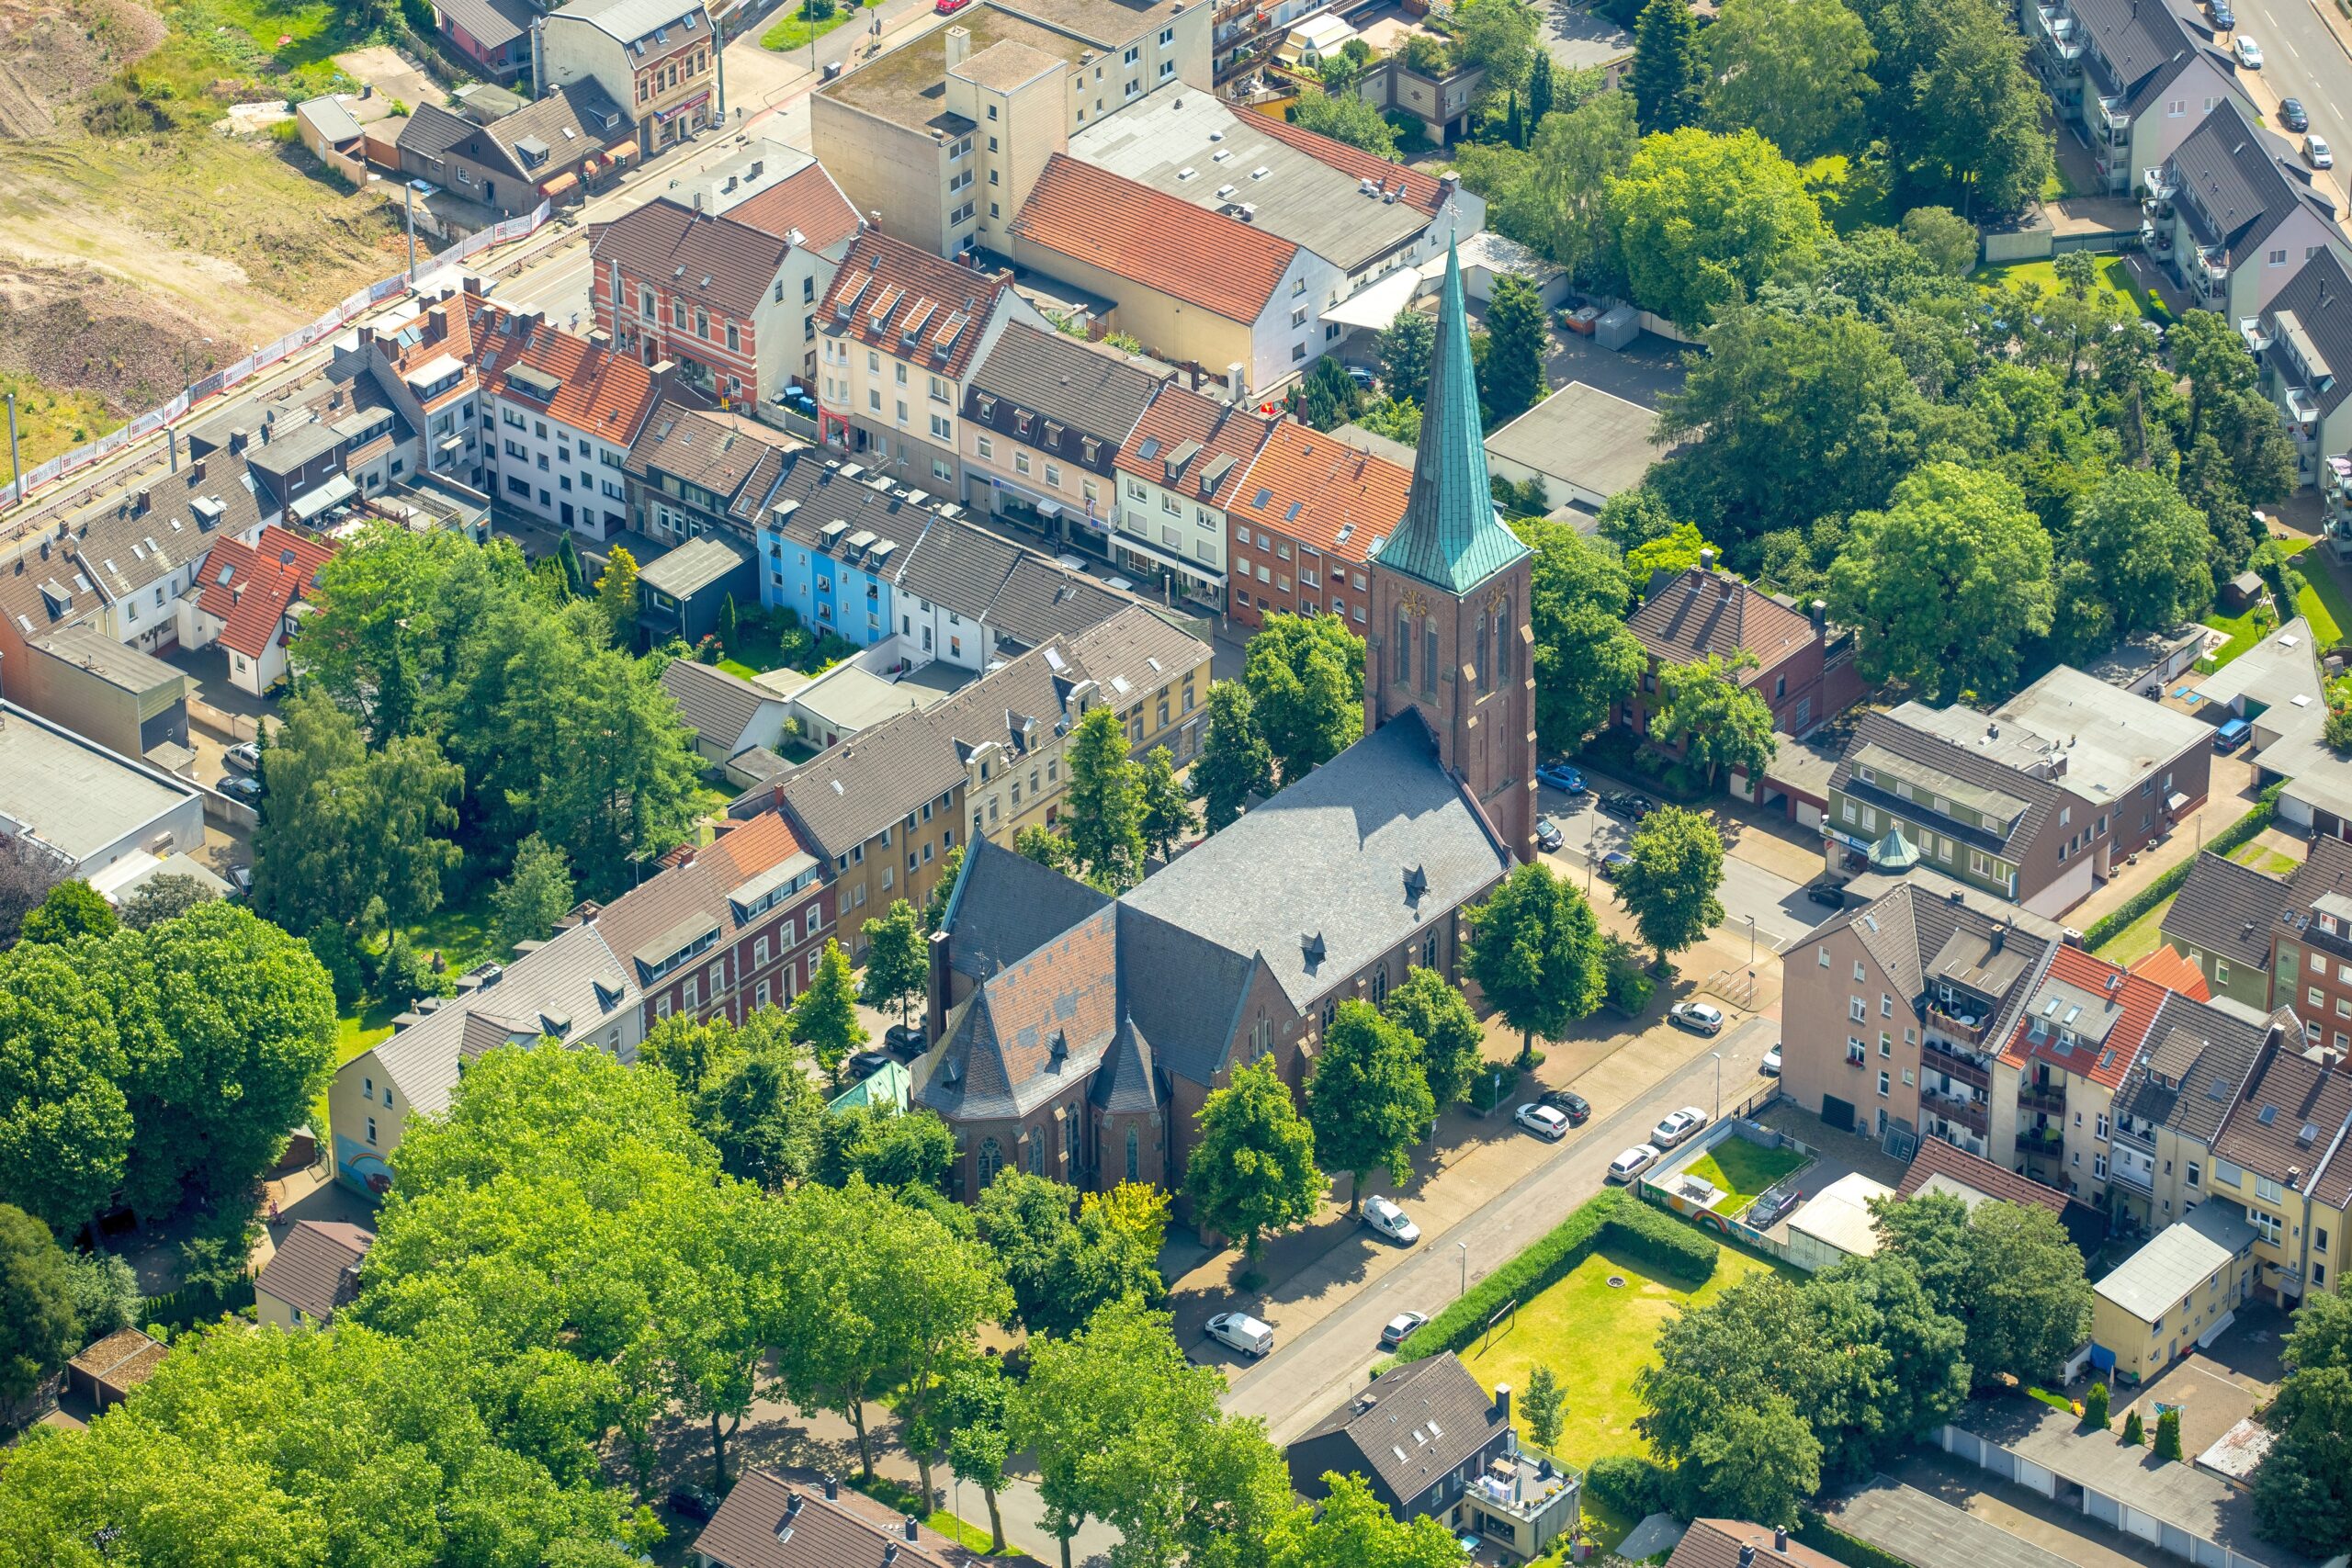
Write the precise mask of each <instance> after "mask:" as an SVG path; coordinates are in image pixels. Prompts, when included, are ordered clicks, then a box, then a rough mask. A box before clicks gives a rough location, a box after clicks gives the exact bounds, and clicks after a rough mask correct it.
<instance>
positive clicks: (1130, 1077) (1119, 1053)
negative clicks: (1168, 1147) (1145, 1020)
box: [1087, 1016, 1168, 1115]
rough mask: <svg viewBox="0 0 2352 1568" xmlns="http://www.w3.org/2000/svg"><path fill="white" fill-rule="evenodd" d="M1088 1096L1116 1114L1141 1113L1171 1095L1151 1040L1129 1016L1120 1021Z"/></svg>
mask: <svg viewBox="0 0 2352 1568" xmlns="http://www.w3.org/2000/svg"><path fill="white" fill-rule="evenodd" d="M1087 1092H1088V1097H1089V1098H1090V1099H1091V1100H1093V1102H1094V1103H1095V1104H1096V1105H1098V1106H1100V1107H1102V1108H1103V1110H1104V1111H1110V1112H1111V1113H1112V1114H1114V1115H1123V1114H1129V1113H1141V1112H1144V1111H1150V1110H1153V1109H1154V1108H1156V1107H1157V1106H1158V1105H1159V1103H1160V1102H1161V1101H1162V1100H1166V1099H1167V1098H1168V1086H1167V1083H1166V1081H1165V1080H1164V1079H1162V1078H1161V1077H1160V1076H1159V1066H1157V1065H1156V1064H1155V1063H1154V1061H1153V1059H1152V1052H1151V1043H1150V1042H1149V1041H1148V1040H1146V1039H1145V1038H1144V1037H1143V1031H1141V1030H1139V1029H1137V1028H1136V1021H1135V1019H1134V1018H1133V1017H1132V1016H1130V1017H1127V1018H1125V1019H1122V1020H1121V1021H1120V1022H1119V1032H1118V1034H1117V1035H1116V1036H1114V1038H1113V1040H1112V1042H1111V1049H1110V1051H1109V1053H1108V1054H1107V1055H1104V1057H1103V1066H1102V1070H1101V1071H1100V1072H1097V1073H1096V1074H1095V1075H1094V1082H1093V1085H1092V1087H1091V1088H1090V1089H1089V1090H1088V1091H1087Z"/></svg>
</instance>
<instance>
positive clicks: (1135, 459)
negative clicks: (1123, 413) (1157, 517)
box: [1116, 380, 1282, 506]
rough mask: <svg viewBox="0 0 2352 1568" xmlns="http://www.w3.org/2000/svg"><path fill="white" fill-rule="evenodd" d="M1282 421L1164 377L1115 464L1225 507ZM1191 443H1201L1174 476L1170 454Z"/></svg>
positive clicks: (1120, 450)
mask: <svg viewBox="0 0 2352 1568" xmlns="http://www.w3.org/2000/svg"><path fill="white" fill-rule="evenodd" d="M1281 424H1282V422H1281V421H1280V420H1274V419H1268V418H1266V417H1265V416H1263V415H1261V414H1256V413H1252V412H1250V411H1249V410H1248V409H1238V408H1235V407H1234V406H1233V405H1232V404H1231V403H1228V402H1225V401H1223V400H1219V399H1216V398H1204V397H1203V396H1202V395H1201V394H1200V393H1198V392H1195V391H1193V389H1191V388H1189V387H1184V386H1180V385H1178V384H1177V383H1176V382H1175V381H1172V380H1170V381H1163V382H1161V383H1160V384H1159V390H1158V391H1157V392H1155V393H1153V394H1152V399H1151V406H1150V407H1148V408H1147V409H1145V410H1144V411H1143V418H1142V419H1140V420H1138V421H1136V428H1135V434H1132V435H1129V436H1128V437H1127V439H1126V444H1125V446H1121V447H1120V448H1119V456H1118V459H1117V464H1116V466H1117V467H1118V468H1120V469H1121V470H1122V471H1123V472H1125V473H1130V474H1133V475H1135V476H1136V478H1137V479H1148V480H1150V481H1151V482H1152V483H1153V484H1156V485H1163V486H1170V487H1171V488H1176V489H1181V490H1182V491H1183V492H1184V493H1185V494H1186V495H1189V496H1193V497H1195V498H1197V499H1199V500H1203V501H1206V502H1210V503H1212V504H1214V505H1217V506H1223V505H1225V504H1226V503H1227V502H1229V501H1231V500H1232V499H1233V496H1234V492H1235V491H1237V490H1238V488H1239V487H1240V485H1241V482H1242V481H1243V480H1244V479H1247V478H1248V477H1249V471H1250V466H1251V465H1252V464H1253V463H1254V462H1256V460H1257V457H1258V454H1259V453H1260V452H1261V451H1262V450H1263V449H1264V447H1265V445H1266V440H1267V438H1268V437H1269V436H1270V435H1272V434H1273V432H1274V431H1276V430H1278V429H1280V428H1281ZM1155 441H1156V442H1158V443H1159V445H1158V446H1157V447H1156V448H1154V449H1153V451H1152V452H1151V454H1150V455H1149V456H1148V457H1146V456H1145V454H1144V447H1145V446H1146V445H1147V444H1148V443H1151V442H1155ZM1187 443H1197V444H1198V446H1200V451H1199V452H1197V453H1196V454H1194V455H1193V457H1189V458H1187V459H1186V460H1185V463H1184V468H1183V471H1182V473H1180V474H1177V475H1175V476H1174V477H1173V478H1171V477H1170V474H1169V472H1168V464H1169V459H1170V455H1171V454H1172V453H1175V452H1177V451H1179V450H1181V449H1182V447H1183V446H1185V445H1186V444H1187ZM1226 457H1230V458H1232V459H1233V462H1232V465H1231V466H1230V467H1229V468H1227V469H1226V470H1225V471H1224V472H1223V473H1221V474H1218V475H1217V476H1216V484H1215V486H1213V487H1212V488H1211V490H1210V491H1207V492H1204V491H1203V490H1202V489H1201V486H1202V482H1203V480H1204V479H1205V478H1206V477H1207V475H1208V474H1209V472H1210V470H1211V469H1213V468H1216V465H1217V463H1218V461H1219V460H1220V459H1222V458H1226Z"/></svg>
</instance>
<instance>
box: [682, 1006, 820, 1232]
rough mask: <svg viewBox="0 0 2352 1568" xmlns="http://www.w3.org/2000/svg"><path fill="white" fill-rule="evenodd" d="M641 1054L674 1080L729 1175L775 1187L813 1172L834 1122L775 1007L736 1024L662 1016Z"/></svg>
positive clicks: (789, 1025) (789, 1026) (783, 1016)
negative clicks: (829, 1118) (676, 1081)
mask: <svg viewBox="0 0 2352 1568" xmlns="http://www.w3.org/2000/svg"><path fill="white" fill-rule="evenodd" d="M640 1059H641V1060H645V1061H649V1062H652V1063H655V1064H658V1065H659V1066H662V1067H663V1068H665V1069H667V1070H668V1071H669V1072H670V1073H671V1074H672V1076H673V1077H675V1078H676V1079H677V1080H678V1084H679V1087H680V1088H681V1089H684V1091H685V1093H686V1096H687V1103H688V1104H689V1105H690V1106H691V1107H692V1110H693V1115H694V1122H695V1128H696V1130H698V1131H699V1132H700V1133H701V1134H702V1135H703V1136H704V1137H706V1138H707V1139H709V1140H710V1143H711V1145H712V1146H713V1147H714V1148H716V1149H717V1150H718V1163H719V1168H721V1169H723V1170H725V1171H726V1172H727V1174H728V1175H729V1176H732V1177H735V1178H736V1179H739V1180H743V1181H749V1182H752V1183H754V1184H756V1185H758V1186H760V1187H762V1188H764V1189H766V1190H770V1191H774V1190H777V1189H778V1188H781V1187H784V1186H786V1185H789V1184H792V1183H796V1182H798V1181H802V1180H805V1179H809V1177H811V1176H814V1175H815V1174H816V1173H817V1170H818V1166H819V1163H820V1152H819V1151H820V1145H821V1144H822V1142H823V1139H824V1135H825V1134H828V1133H832V1132H834V1131H836V1129H835V1128H833V1127H832V1126H831V1124H830V1123H829V1122H827V1121H826V1118H825V1101H824V1099H823V1097H822V1096H820V1094H819V1093H818V1092H817V1086H816V1085H815V1083H813V1082H812V1081H810V1078H809V1071H808V1066H807V1060H808V1053H807V1052H805V1051H803V1050H802V1049H801V1048H800V1046H798V1045H797V1044H796V1043H794V1042H793V1040H792V1021H791V1017H790V1015H789V1014H787V1013H786V1011H785V1010H783V1009H782V1008H777V1007H765V1008H761V1009H758V1010H755V1011H754V1012H753V1013H752V1016H751V1017H750V1018H748V1019H746V1020H745V1021H744V1022H743V1025H742V1027H741V1028H740V1029H739V1028H737V1027H736V1026H735V1025H734V1024H732V1023H729V1021H727V1020H725V1019H723V1018H716V1019H712V1020H710V1021H708V1022H697V1021H695V1020H694V1019H692V1018H689V1017H686V1016H684V1015H680V1016H678V1017H675V1018H668V1019H664V1020H662V1022H660V1023H659V1024H657V1025H655V1026H654V1030H653V1032H652V1033H651V1034H650V1035H648V1036H647V1037H646V1042H645V1045H644V1047H643V1050H642V1054H641V1056H640Z"/></svg>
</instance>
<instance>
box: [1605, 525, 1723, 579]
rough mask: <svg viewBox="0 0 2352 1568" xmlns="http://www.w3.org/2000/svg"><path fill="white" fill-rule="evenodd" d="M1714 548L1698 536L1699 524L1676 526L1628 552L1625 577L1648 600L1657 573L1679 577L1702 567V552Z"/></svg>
mask: <svg viewBox="0 0 2352 1568" xmlns="http://www.w3.org/2000/svg"><path fill="white" fill-rule="evenodd" d="M1713 548H1714V546H1713V544H1712V543H1711V542H1710V541H1709V540H1708V539H1707V538H1706V537H1705V536H1703V535H1702V534H1701V533H1700V532H1699V525H1697V524H1696V523H1677V524H1676V525H1674V526H1673V528H1672V529H1670V530H1669V531H1668V532H1666V533H1664V534H1658V535H1656V536H1652V537H1650V538H1647V539H1645V540H1643V541H1642V542H1641V543H1640V544H1638V545H1635V546H1634V547H1632V548H1631V549H1628V550H1627V551H1626V552H1625V575H1626V576H1627V577H1628V578H1630V579H1632V581H1633V584H1634V592H1635V593H1637V594H1640V595H1641V596H1643V597H1644V598H1646V597H1648V594H1649V586H1650V583H1651V581H1653V580H1654V579H1656V578H1657V574H1658V573H1660V572H1665V573H1666V574H1667V575H1668V576H1669V577H1675V576H1679V575H1681V574H1682V573H1683V572H1686V571H1688V570H1691V568H1692V567H1694V566H1697V565H1698V564H1699V557H1700V553H1701V552H1702V551H1704V550H1712V549H1713Z"/></svg>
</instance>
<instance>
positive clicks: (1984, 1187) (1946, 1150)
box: [1894, 1138, 2069, 1214]
mask: <svg viewBox="0 0 2352 1568" xmlns="http://www.w3.org/2000/svg"><path fill="white" fill-rule="evenodd" d="M1939 1177H1940V1178H1942V1179H1943V1180H1944V1181H1946V1182H1950V1183H1951V1184H1952V1185H1954V1186H1958V1187H1964V1188H1967V1189H1968V1190H1971V1191H1973V1192H1981V1193H1983V1194H1984V1195H1985V1197H1987V1198H1991V1199H1995V1200H1996V1201H2000V1202H2003V1203H2026V1204H2030V1205H2032V1206H2033V1207H2036V1208H2041V1209H2047V1210H2049V1211H2050V1212H2051V1213H2053V1214H2059V1213H2065V1210H2066V1204H2067V1202H2068V1201H2069V1200H2068V1199H2067V1197H2066V1195H2065V1194H2064V1192H2061V1191H2059V1190H2057V1189H2056V1188H2054V1187H2044V1186H2043V1185H2042V1184H2041V1182H2039V1181H2033V1180H2030V1179H2027V1178H2025V1177H2023V1176H2020V1175H2018V1173H2017V1172H2016V1171H2014V1170H2011V1169H2009V1168H2007V1167H2006V1166H1998V1165H1995V1164H1994V1163H1993V1162H1992V1161H1991V1160H1988V1159H1980V1158H1978V1157H1977V1156H1974V1155H1973V1154H1970V1153H1969V1152H1968V1151H1967V1150H1966V1149H1963V1148H1962V1147H1961V1146H1960V1145H1957V1144H1952V1143H1947V1142H1946V1141H1945V1140H1943V1139H1941V1138H1922V1139H1920V1140H1919V1148H1918V1152H1917V1153H1916V1154H1914V1155H1913V1156H1911V1163H1910V1164H1909V1165H1908V1166H1906V1167H1905V1168H1904V1171H1903V1181H1902V1184H1901V1185H1900V1186H1898V1187H1896V1188H1895V1190H1894V1195H1895V1196H1896V1197H1897V1198H1912V1197H1917V1195H1918V1192H1919V1190H1920V1189H1921V1188H1923V1187H1926V1186H1927V1185H1928V1183H1929V1182H1930V1181H1932V1180H1934V1179H1937V1178H1939Z"/></svg>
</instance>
